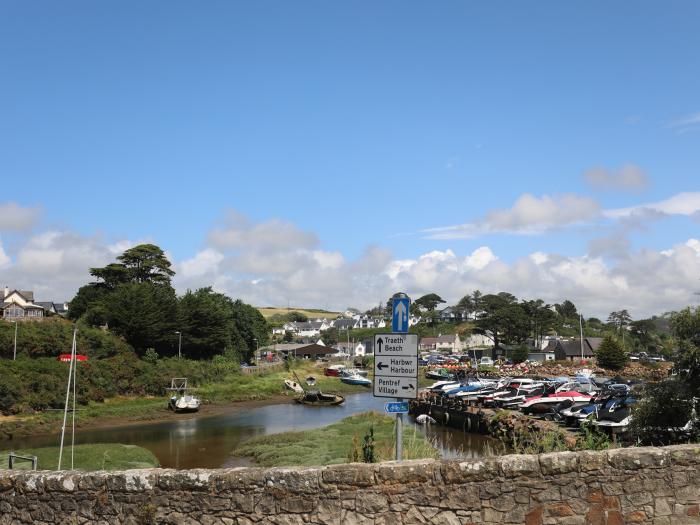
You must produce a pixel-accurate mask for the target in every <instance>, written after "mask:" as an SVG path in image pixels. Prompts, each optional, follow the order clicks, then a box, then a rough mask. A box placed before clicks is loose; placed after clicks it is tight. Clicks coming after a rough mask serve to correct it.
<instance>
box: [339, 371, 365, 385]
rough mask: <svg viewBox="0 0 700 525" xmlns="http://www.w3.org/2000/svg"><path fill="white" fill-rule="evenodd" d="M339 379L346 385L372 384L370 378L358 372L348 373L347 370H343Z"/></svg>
mask: <svg viewBox="0 0 700 525" xmlns="http://www.w3.org/2000/svg"><path fill="white" fill-rule="evenodd" d="M340 380H341V381H342V382H343V383H346V384H348V385H360V386H372V380H371V379H367V378H366V377H362V376H361V375H359V374H350V373H349V372H343V373H342V374H341V376H340Z"/></svg>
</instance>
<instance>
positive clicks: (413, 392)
mask: <svg viewBox="0 0 700 525" xmlns="http://www.w3.org/2000/svg"><path fill="white" fill-rule="evenodd" d="M374 397H395V398H403V399H416V398H417V397H418V381H417V380H416V378H414V377H394V376H375V377H374Z"/></svg>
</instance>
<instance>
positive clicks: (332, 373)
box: [323, 365, 347, 377]
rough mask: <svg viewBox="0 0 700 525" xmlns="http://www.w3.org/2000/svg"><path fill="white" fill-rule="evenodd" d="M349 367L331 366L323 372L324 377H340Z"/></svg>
mask: <svg viewBox="0 0 700 525" xmlns="http://www.w3.org/2000/svg"><path fill="white" fill-rule="evenodd" d="M346 368H347V367H346V366H345V365H331V366H329V367H328V368H326V369H325V370H324V371H323V375H325V376H329V377H340V373H341V372H342V371H343V370H345V369H346Z"/></svg>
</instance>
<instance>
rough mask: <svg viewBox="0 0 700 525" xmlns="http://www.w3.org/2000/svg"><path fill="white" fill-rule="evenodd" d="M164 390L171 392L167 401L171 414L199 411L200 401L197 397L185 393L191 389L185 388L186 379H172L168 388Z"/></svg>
mask: <svg viewBox="0 0 700 525" xmlns="http://www.w3.org/2000/svg"><path fill="white" fill-rule="evenodd" d="M166 390H170V391H171V392H173V395H171V396H170V399H169V400H168V408H169V409H170V410H172V411H173V412H196V411H197V410H199V405H200V404H201V401H200V400H199V398H198V397H195V396H193V395H191V394H188V393H187V390H191V388H188V386H187V378H186V377H173V378H172V380H171V382H170V388H166Z"/></svg>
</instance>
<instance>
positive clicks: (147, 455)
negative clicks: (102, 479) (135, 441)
mask: <svg viewBox="0 0 700 525" xmlns="http://www.w3.org/2000/svg"><path fill="white" fill-rule="evenodd" d="M8 452H9V451H7V450H5V451H3V452H0V465H2V468H6V467H7V455H8ZM14 452H15V454H20V455H22V456H36V457H37V458H38V460H39V464H38V468H39V470H55V469H56V467H57V466H58V447H46V448H32V449H21V450H14ZM73 465H74V468H75V470H126V469H135V468H151V467H157V466H159V463H158V460H157V459H156V457H155V456H154V455H153V454H152V453H151V452H150V451H149V450H146V449H145V448H141V447H137V446H136V445H122V444H119V443H101V444H97V445H76V447H75V455H74V462H73ZM30 466H31V463H30V462H28V461H18V462H17V463H16V464H15V468H17V469H28V468H30ZM70 466H71V450H70V447H65V448H64V449H63V461H62V463H61V467H62V468H64V469H65V468H70Z"/></svg>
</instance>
